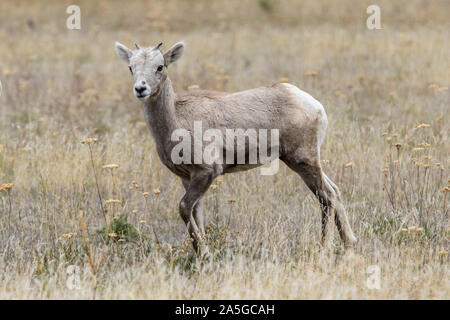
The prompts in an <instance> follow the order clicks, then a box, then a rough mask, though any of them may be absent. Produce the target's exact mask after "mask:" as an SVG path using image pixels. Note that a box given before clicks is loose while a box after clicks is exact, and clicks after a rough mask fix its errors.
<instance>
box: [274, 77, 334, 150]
mask: <svg viewBox="0 0 450 320" xmlns="http://www.w3.org/2000/svg"><path fill="white" fill-rule="evenodd" d="M283 85H284V86H285V87H286V89H287V90H288V92H289V94H290V96H291V98H292V99H293V101H294V102H296V104H297V105H298V107H299V108H300V109H302V110H303V111H304V112H305V113H306V114H307V115H308V116H310V117H311V118H312V119H314V118H317V119H318V120H319V128H318V132H317V137H318V143H319V147H320V145H321V144H322V142H323V139H325V133H326V130H327V126H328V119H327V114H326V113H325V109H324V108H323V106H322V104H321V103H320V102H319V101H317V100H316V99H314V98H313V97H312V96H311V95H310V94H309V93H306V92H305V91H302V90H300V89H299V88H297V87H296V86H294V85H292V84H290V83H283Z"/></svg>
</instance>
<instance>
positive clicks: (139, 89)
mask: <svg viewBox="0 0 450 320" xmlns="http://www.w3.org/2000/svg"><path fill="white" fill-rule="evenodd" d="M146 89H147V86H146V85H145V82H144V85H140V84H138V85H135V86H134V90H136V92H137V93H139V94H141V93H142V92H144V91H145V90H146Z"/></svg>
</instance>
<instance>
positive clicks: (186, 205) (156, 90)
mask: <svg viewBox="0 0 450 320" xmlns="http://www.w3.org/2000/svg"><path fill="white" fill-rule="evenodd" d="M184 47H185V45H184V43H183V42H179V43H176V44H175V45H173V46H172V47H171V48H170V49H169V50H168V51H166V52H165V53H163V52H162V51H161V49H160V48H161V44H159V45H158V46H156V47H147V48H140V47H139V46H138V45H136V50H134V51H133V50H131V49H129V48H127V47H126V46H124V45H123V44H121V43H118V42H116V43H115V50H116V53H117V55H118V56H119V57H120V58H121V59H123V60H124V61H126V62H127V63H128V65H129V69H130V71H131V73H132V75H133V78H134V86H133V92H134V95H135V96H136V97H137V98H138V99H139V100H141V101H142V102H143V105H144V112H145V118H146V122H147V124H148V127H149V128H150V131H151V133H152V135H153V138H154V140H155V142H156V150H157V152H158V155H159V157H160V159H161V161H162V162H163V163H164V165H166V166H167V167H168V168H169V170H170V171H172V172H173V173H174V174H176V175H177V176H179V177H180V178H181V180H182V183H183V186H184V188H185V189H186V194H185V195H184V196H183V198H182V199H181V201H180V205H179V211H180V215H181V217H182V218H183V220H184V222H185V223H186V225H187V227H188V230H189V234H190V235H191V237H192V238H193V245H194V249H195V251H196V252H197V253H198V254H199V255H200V256H208V255H209V251H208V247H207V245H206V244H205V240H204V222H203V214H202V206H201V198H202V196H203V194H204V193H205V192H206V191H207V190H208V188H209V186H210V185H211V183H212V182H213V181H214V179H215V178H216V177H217V176H219V175H222V174H226V173H231V172H237V171H243V170H248V169H250V168H254V167H256V166H259V165H262V164H263V163H261V161H259V162H258V163H256V164H255V163H253V164H250V163H249V162H248V159H249V151H250V149H258V148H260V149H261V148H268V145H267V141H266V143H265V144H264V145H263V144H261V143H259V142H255V140H252V139H248V140H249V141H248V142H247V141H246V142H244V148H245V159H246V161H247V162H246V163H242V161H241V162H239V161H238V162H236V152H237V149H239V146H237V144H236V143H235V142H233V143H232V145H231V146H230V145H229V144H226V145H225V146H223V144H221V146H223V153H222V155H223V157H225V154H226V153H227V151H228V153H230V152H231V153H232V158H233V160H234V161H231V163H230V161H214V162H212V163H206V162H201V163H198V161H197V162H194V163H191V162H182V163H178V162H176V161H174V159H173V149H174V148H175V147H176V145H177V144H178V141H174V139H173V133H174V132H175V131H176V130H179V129H180V128H182V129H184V130H185V132H188V133H189V134H190V135H192V136H193V135H194V131H195V130H194V129H195V128H194V126H195V122H197V123H198V122H200V123H201V125H202V129H201V130H202V132H203V131H205V130H207V129H210V128H215V129H217V130H220V131H221V132H225V130H226V129H228V128H240V129H242V130H247V129H256V130H263V129H266V130H267V129H276V130H277V132H278V134H279V136H278V139H279V140H278V145H277V147H278V158H279V159H280V160H282V161H283V162H284V163H285V164H286V165H287V166H288V167H289V168H291V169H292V170H294V171H295V172H297V173H298V174H299V175H300V177H301V178H302V179H303V181H304V182H305V183H306V185H307V186H308V187H309V189H310V190H311V191H312V192H313V193H314V194H315V195H316V197H317V198H318V200H319V202H320V205H321V209H322V244H323V245H324V246H326V247H329V246H330V242H331V240H332V239H331V238H332V233H333V225H334V223H336V225H337V229H338V230H339V234H340V236H341V239H342V240H343V241H344V244H345V245H346V247H348V246H352V245H353V244H354V243H355V242H356V238H355V236H354V234H353V232H352V230H351V227H350V224H349V222H348V219H347V215H346V213H345V209H344V206H343V205H342V202H341V198H340V193H339V189H338V188H337V186H336V185H335V184H334V183H333V182H332V181H331V179H330V178H328V177H327V175H326V174H325V173H324V172H323V170H322V167H321V164H320V146H321V143H322V141H323V140H324V137H325V131H326V128H327V122H328V121H327V116H326V114H325V110H324V108H323V106H322V105H321V104H320V103H319V102H318V101H317V100H315V99H314V98H313V97H312V96H310V95H309V94H308V93H306V92H303V91H302V90H300V89H298V88H297V87H295V86H293V85H291V84H288V83H278V84H275V85H272V86H268V87H262V88H256V89H251V90H246V91H241V92H236V93H225V92H216V91H200V90H199V91H189V92H188V93H186V94H183V95H176V94H175V92H174V90H173V87H172V83H171V81H170V79H169V77H168V73H167V68H168V66H169V65H170V64H171V63H173V62H175V61H176V60H178V59H179V58H180V57H181V56H182V55H183V52H184ZM200 134H202V133H200ZM225 135H226V134H224V136H225ZM201 137H202V136H201ZM189 138H190V137H189ZM193 138H195V137H193ZM235 146H237V148H234V147H235ZM241 147H242V146H241ZM194 149H195V146H194ZM194 151H195V150H194ZM202 151H204V148H203V147H202V150H200V152H202ZM182 152H184V151H182ZM194 153H195V152H194ZM183 156H186V155H183ZM194 157H195V155H194ZM188 158H190V155H188ZM216 160H218V159H217V158H216ZM219 160H223V159H219ZM227 160H229V159H227Z"/></svg>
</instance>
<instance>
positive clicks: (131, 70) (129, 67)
mask: <svg viewBox="0 0 450 320" xmlns="http://www.w3.org/2000/svg"><path fill="white" fill-rule="evenodd" d="M128 69H130V72H131V74H133V69H131V66H128Z"/></svg>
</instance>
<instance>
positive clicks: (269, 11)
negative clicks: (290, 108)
mask: <svg viewBox="0 0 450 320" xmlns="http://www.w3.org/2000/svg"><path fill="white" fill-rule="evenodd" d="M71 4H76V5H78V6H79V7H80V8H81V29H80V30H69V29H67V28H66V19H67V17H68V14H67V13H66V8H67V6H68V5H71ZM370 4H377V5H378V6H380V8H381V25H382V29H381V30H369V29H368V28H367V27H366V19H367V17H368V16H369V15H368V14H367V13H366V9H367V7H368V6H369V5H370ZM449 16H450V3H449V1H446V0H430V1H427V0H410V1H406V0H397V1H388V0H376V1H372V0H371V1H366V0H362V1H356V0H355V1H351V0H342V1H317V0H303V1H300V0H299V1H294V0H280V1H275V0H246V1H242V0H230V1H207V0H196V1H194V0H180V1H174V0H169V1H168V0H152V1H126V2H124V1H87V0H86V1H23V0H19V1H17V0H14V1H12V0H11V1H10V0H2V1H1V2H0V81H1V84H2V92H1V96H0V190H1V191H0V298H1V299H31V298H37V299H449V298H450V280H449V279H450V277H449V258H448V249H449V232H450V224H449V217H448V213H449V203H450V199H449V191H450V189H449V185H450V180H449V178H450V175H449V165H450V163H449V151H450V147H449V143H448V138H449V114H450V112H449V104H450V103H449V102H450V99H449V98H450V94H449V90H448V86H449V85H450V77H449V74H450V59H449V52H450V20H449V19H448V18H449ZM179 40H184V41H185V42H186V45H187V47H186V50H185V54H184V56H183V57H182V58H181V59H180V60H179V61H178V62H176V63H175V64H174V65H172V66H170V68H169V75H170V78H171V80H172V82H173V84H174V87H175V90H176V91H185V90H189V87H191V86H198V87H200V88H202V89H212V90H223V91H228V92H233V91H239V90H244V89H250V88H253V87H258V86H264V85H271V84H273V83H276V82H279V81H289V82H290V83H293V84H295V85H297V86H298V87H300V88H301V89H302V90H305V91H307V92H309V93H310V94H311V95H313V96H314V97H315V98H316V99H318V100H319V101H320V102H321V103H322V104H323V105H324V107H325V109H326V111H327V115H328V120H329V126H328V130H327V137H326V139H325V142H324V145H323V146H322V165H323V168H324V171H325V172H326V173H327V175H328V176H329V177H330V178H331V179H332V180H333V181H334V182H335V183H336V184H337V185H338V186H339V187H340V189H341V192H342V196H343V200H344V204H345V206H346V209H347V213H348V216H349V219H350V222H351V225H352V228H353V231H354V232H355V234H356V236H357V238H358V240H359V241H358V244H357V246H356V247H355V248H354V250H352V251H344V250H343V247H342V244H341V242H340V241H339V238H338V234H337V232H335V242H334V248H333V250H332V251H330V252H327V251H324V250H320V244H319V240H320V219H321V214H320V209H319V206H318V202H317V200H316V199H315V197H314V196H313V194H311V193H310V191H309V190H308V189H307V188H306V186H305V185H304V183H303V182H302V180H301V179H300V177H299V176H297V175H296V174H295V173H294V172H292V171H290V170H289V169H288V168H287V167H286V166H284V165H283V164H281V167H280V171H279V173H278V174H276V175H274V176H261V175H260V174H259V170H252V171H248V172H245V173H240V174H233V175H226V176H223V177H220V179H217V181H215V182H214V186H213V187H212V188H211V190H209V191H208V193H207V194H206V195H205V197H204V200H203V201H204V205H205V207H204V214H205V217H206V225H207V241H208V243H209V246H210V248H211V251H212V253H213V256H214V258H213V259H212V261H210V262H208V263H204V264H201V263H197V262H195V259H194V252H193V250H192V248H191V244H190V240H189V239H188V235H187V231H186V227H185V225H184V223H183V222H182V220H181V218H180V217H179V214H178V202H179V200H180V199H181V197H182V196H183V191H184V189H183V187H182V185H181V182H180V180H179V179H178V178H177V177H176V176H174V175H173V174H172V173H170V172H169V170H168V169H166V168H165V167H164V166H163V165H162V163H161V162H160V160H159V158H158V156H157V154H156V150H155V144H154V142H153V139H152V137H151V134H150V132H149V130H148V128H147V127H146V124H145V122H144V114H143V110H142V106H141V103H140V102H139V101H137V100H136V98H135V97H134V96H133V94H132V78H131V76H130V74H129V71H128V68H127V66H126V64H125V63H124V62H123V61H121V60H120V59H119V58H118V57H117V56H116V55H115V52H114V41H120V42H122V43H124V44H126V45H128V46H129V47H132V46H134V43H135V42H136V43H138V44H140V45H141V46H149V45H152V46H154V45H156V44H157V43H159V42H164V46H163V48H164V49H168V48H169V47H170V46H171V45H172V44H173V43H174V42H176V41H179ZM299 130H301V128H299ZM89 138H91V139H90V140H89ZM86 139H87V140H86ZM82 141H83V142H84V143H81V142H82ZM102 210H106V211H107V214H106V215H105V214H103V211H102ZM377 275H378V276H379V280H380V281H379V286H377V285H375V287H374V285H373V284H374V283H376V282H377V281H376V279H375V278H374V277H376V276H377ZM374 279H375V280H374ZM374 281H375V282H374Z"/></svg>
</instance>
